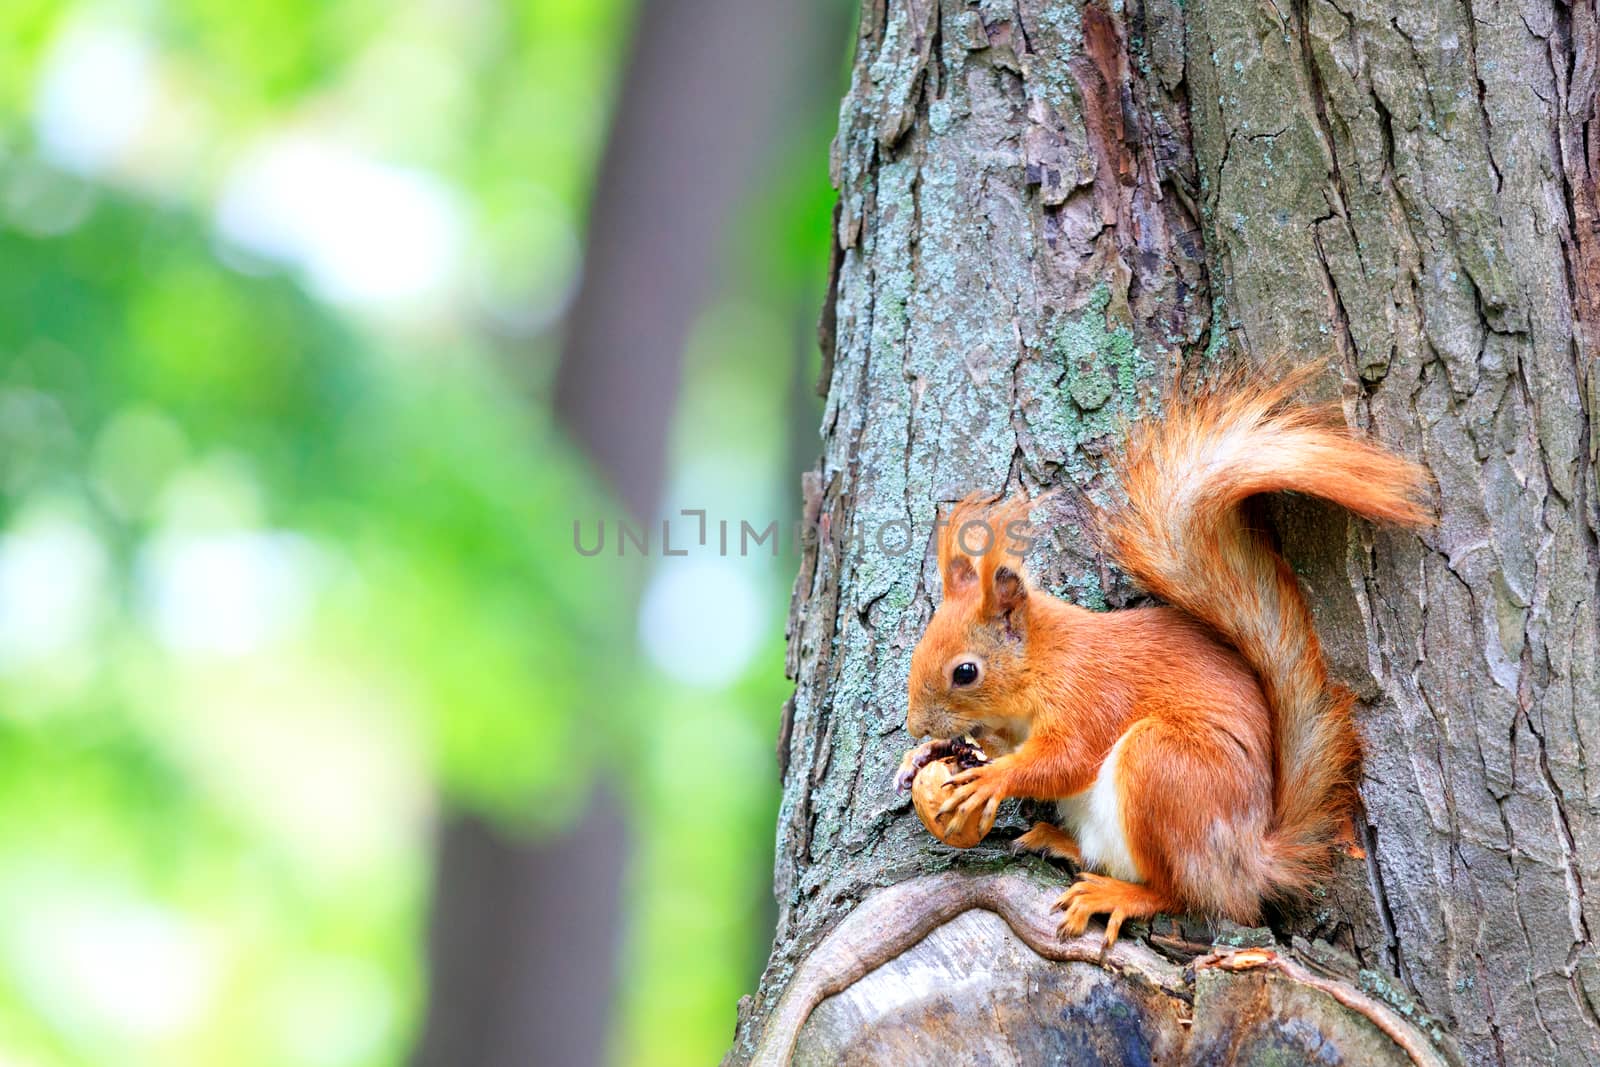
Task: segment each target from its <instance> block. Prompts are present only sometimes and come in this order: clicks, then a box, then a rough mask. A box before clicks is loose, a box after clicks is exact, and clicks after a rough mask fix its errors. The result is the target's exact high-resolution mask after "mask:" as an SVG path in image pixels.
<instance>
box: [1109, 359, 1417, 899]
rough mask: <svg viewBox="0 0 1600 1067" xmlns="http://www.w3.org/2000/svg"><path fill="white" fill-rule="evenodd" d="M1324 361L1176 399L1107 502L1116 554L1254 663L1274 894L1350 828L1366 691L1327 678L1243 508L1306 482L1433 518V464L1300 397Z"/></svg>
mask: <svg viewBox="0 0 1600 1067" xmlns="http://www.w3.org/2000/svg"><path fill="white" fill-rule="evenodd" d="M1316 370H1317V368H1316V366H1315V365H1314V366H1312V367H1310V368H1306V369H1303V370H1300V371H1297V372H1295V373H1292V374H1290V375H1288V376H1287V377H1286V378H1284V379H1283V380H1281V381H1279V382H1277V383H1273V384H1263V383H1261V382H1259V381H1246V382H1239V381H1230V382H1228V383H1226V384H1224V385H1220V386H1217V387H1215V388H1212V389H1209V390H1207V391H1205V392H1202V393H1200V394H1199V395H1197V396H1195V397H1192V398H1185V399H1182V400H1176V401H1173V402H1170V403H1169V405H1168V408H1169V410H1168V411H1167V412H1166V415H1165V417H1164V418H1161V419H1151V420H1146V421H1145V422H1143V423H1141V424H1139V425H1137V426H1135V427H1134V428H1133V430H1132V432H1131V433H1130V439H1129V444H1128V450H1127V453H1126V455H1125V457H1124V459H1123V460H1122V462H1121V464H1120V471H1119V474H1120V476H1121V482H1122V487H1123V490H1124V492H1125V494H1126V498H1127V499H1126V502H1125V503H1123V504H1121V505H1118V506H1116V507H1113V508H1110V509H1108V510H1107V511H1106V512H1104V513H1103V514H1102V515H1101V517H1100V519H1101V521H1100V529H1101V532H1102V534H1103V536H1104V538H1105V541H1106V547H1107V550H1108V551H1109V553H1110V555H1111V556H1112V558H1113V559H1114V560H1115V561H1116V562H1117V563H1118V565H1120V566H1121V567H1122V568H1123V569H1124V570H1125V571H1127V572H1128V574H1130V575H1131V576H1132V577H1133V579H1134V580H1135V581H1136V582H1138V584H1139V585H1140V586H1142V587H1143V588H1144V589H1145V590H1147V591H1148V592H1150V593H1153V594H1154V595H1156V596H1158V597H1160V598H1161V599H1162V600H1165V601H1166V602H1167V603H1169V604H1171V605H1173V606H1174V607H1177V608H1180V609H1182V610H1184V611H1186V612H1188V613H1189V614H1191V615H1193V616H1195V617H1196V618H1199V619H1200V620H1202V621H1203V622H1205V623H1206V624H1207V625H1209V626H1210V627H1212V628H1213V629H1214V630H1215V631H1216V632H1217V633H1219V634H1220V635H1221V636H1222V637H1223V638H1224V639H1226V640H1227V641H1228V642H1229V643H1230V644H1231V645H1233V646H1234V647H1235V648H1236V649H1238V651H1239V653H1240V654H1241V655H1242V656H1243V657H1244V659H1245V661H1246V662H1247V663H1248V664H1249V665H1250V667H1251V669H1252V670H1254V672H1255V673H1256V675H1257V677H1258V679H1259V681H1260V683H1261V687H1262V690H1263V692H1264V694H1265V695H1266V698H1267V704H1268V706H1269V707H1270V708H1271V711H1272V716H1273V722H1272V729H1273V761H1274V767H1273V831H1272V833H1271V835H1270V838H1269V840H1270V849H1269V851H1270V853H1271V854H1270V855H1269V856H1267V857H1265V859H1266V860H1267V865H1268V868H1269V870H1270V871H1271V880H1272V882H1273V883H1274V884H1275V885H1276V886H1277V888H1278V890H1279V891H1281V892H1284V893H1293V892H1297V891H1301V890H1303V889H1305V888H1307V887H1308V886H1309V885H1310V884H1311V883H1312V882H1313V881H1314V880H1315V879H1317V878H1318V877H1319V876H1320V874H1321V873H1322V870H1323V868H1325V866H1326V864H1327V862H1328V858H1329V855H1330V851H1331V848H1330V846H1332V845H1333V844H1334V843H1335V842H1337V841H1338V840H1339V839H1340V837H1341V835H1342V834H1344V833H1346V832H1347V827H1348V826H1349V821H1348V820H1349V816H1350V814H1351V811H1352V804H1353V801H1354V798H1355V793H1354V790H1355V775H1356V773H1357V770H1358V768H1359V762H1360V745H1359V740H1358V738H1357V736H1356V732H1355V729H1354V726H1353V724H1352V723H1351V721H1350V713H1351V706H1352V704H1353V703H1354V698H1353V696H1352V694H1350V693H1349V691H1347V690H1345V689H1344V688H1343V687H1341V686H1338V685H1335V684H1331V683H1330V682H1329V679H1328V672H1327V666H1326V664H1325V662H1324V660H1323V655H1322V646H1321V643H1320V642H1319V641H1318V640H1317V634H1316V630H1315V628H1314V627H1313V625H1312V618H1311V611H1310V608H1309V607H1308V605H1307V604H1306V600H1305V597H1304V595H1303V594H1302V593H1301V591H1300V585H1299V582H1298V581H1297V580H1296V578H1295V576H1294V573H1293V571H1291V570H1290V569H1289V566H1288V564H1287V563H1285V562H1284V560H1283V558H1282V557H1281V556H1280V555H1279V554H1278V553H1277V551H1276V550H1275V549H1274V548H1273V546H1272V545H1271V544H1270V543H1269V542H1268V540H1267V538H1266V537H1265V536H1264V535H1263V534H1262V533H1261V532H1260V531H1259V530H1257V529H1255V528H1253V527H1252V526H1251V525H1250V523H1249V521H1248V519H1247V517H1246V513H1245V504H1246V501H1247V500H1249V498H1251V497H1254V496H1257V495H1259V494H1263V493H1275V492H1295V493H1303V494H1305V495H1307V496H1315V497H1321V498H1322V499H1325V500H1329V501H1331V502H1333V503H1335V504H1338V505H1340V506H1341V507H1343V508H1346V509H1347V510H1349V511H1351V512H1354V513H1355V514H1357V515H1360V516H1362V517H1364V518H1368V519H1373V520H1377V521H1385V522H1392V523H1398V524H1402V525H1408V526H1421V525H1426V524H1428V523H1430V522H1431V521H1432V519H1431V514H1430V512H1429V511H1428V510H1427V509H1426V508H1425V507H1424V506H1423V504H1422V503H1421V502H1420V501H1421V498H1422V496H1423V494H1424V491H1425V489H1426V487H1427V485H1428V476H1427V474H1426V472H1425V471H1424V470H1423V469H1422V468H1421V467H1419V466H1417V465H1416V464H1414V463H1411V462H1409V461H1407V460H1404V459H1401V458H1399V457H1398V456H1395V455H1393V454H1391V453H1389V452H1386V451H1384V450H1383V449H1382V448H1380V447H1378V446H1377V445H1375V444H1371V443H1369V442H1366V441H1363V440H1360V439H1358V438H1355V437H1353V436H1351V435H1350V433H1349V432H1348V431H1347V430H1346V429H1344V427H1343V426H1342V424H1341V423H1340V422H1339V421H1337V420H1338V414H1337V412H1336V411H1331V410H1329V409H1326V408H1321V409H1319V408H1313V407H1305V406H1297V405H1293V404H1291V403H1290V399H1289V398H1290V396H1291V394H1292V393H1293V392H1294V391H1295V390H1296V389H1297V388H1298V387H1300V386H1301V385H1302V384H1304V382H1305V381H1306V379H1307V378H1308V377H1310V376H1311V375H1312V374H1314V373H1315V372H1316Z"/></svg>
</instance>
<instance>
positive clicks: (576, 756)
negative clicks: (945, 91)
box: [0, 0, 832, 1067]
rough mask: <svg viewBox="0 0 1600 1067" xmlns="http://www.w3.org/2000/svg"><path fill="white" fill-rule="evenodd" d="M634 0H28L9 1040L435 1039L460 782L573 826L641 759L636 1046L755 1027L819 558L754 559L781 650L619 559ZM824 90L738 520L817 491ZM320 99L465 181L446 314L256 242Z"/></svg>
mask: <svg viewBox="0 0 1600 1067" xmlns="http://www.w3.org/2000/svg"><path fill="white" fill-rule="evenodd" d="M630 17H631V6H630V5H628V4H626V3H624V2H623V0H585V2H583V3H575V2H562V0H518V2H513V3H505V4H495V3H487V4H448V3H447V4H438V3H428V2H403V3H379V2H375V0H354V2H350V3H345V2H340V3H324V2H311V0H244V2H226V3H224V2H220V0H165V2H163V3H155V4H144V3H133V2H125V3H119V2H115V0H106V2H91V0H85V2H79V3H69V2H61V0H57V2H49V0H45V2H38V0H11V2H8V3H6V4H5V5H0V767H3V768H4V769H5V770H4V773H3V774H0V909H4V911H5V914H6V915H7V917H8V919H7V922H6V923H4V924H0V1062H4V1063H6V1064H21V1065H38V1067H56V1065H62V1067H65V1065H79V1064H116V1065H118V1067H122V1065H134V1067H137V1065H141V1064H152V1065H154V1064H160V1065H163V1067H166V1065H179V1067H181V1065H184V1064H196V1065H199V1064H204V1065H212V1064H222V1063H225V1064H229V1065H230V1067H231V1065H241V1067H249V1065H252V1064H263V1065H265V1064H307V1065H316V1067H322V1065H328V1067H333V1065H341V1067H342V1065H368V1064H373V1065H376V1064H394V1063H400V1062H403V1061H404V1060H405V1058H406V1056H407V1053H408V1051H409V1047H410V1043H411V1041H412V1040H413V1038H414V1036H415V1028H416V1026H417V1024H418V1021H419V1019H420V1008H421V1005H422V999H423V997H424V996H425V987H426V975H425V974H424V973H423V972H422V965H423V960H422V955H421V953H422V930H423V925H424V922H425V912H426V907H427V901H426V899H425V897H426V893H427V886H428V884H429V880H430V871H429V864H430V863H431V861H432V852H431V849H432V833H433V825H434V817H435V814H436V812H437V810H438V808H439V807H440V806H443V805H457V806H463V807H468V808H472V809H474V810H478V811H483V812H487V813H490V814H493V815H495V816H497V817H498V818H500V819H502V820H503V821H504V823H505V825H506V826H508V827H509V828H512V829H514V830H517V831H520V832H526V833H530V834H540V833H546V832H551V831H553V830H557V829H559V828H561V827H562V826H564V825H565V824H566V823H567V822H568V821H569V820H570V819H571V817H572V816H573V815H574V814H575V812H574V806H575V805H576V804H578V803H581V802H582V800H583V798H584V797H585V796H586V795H587V784H588V782H589V781H590V779H591V777H592V776H593V775H594V774H597V773H599V774H606V775H608V776H610V777H612V778H613V779H615V780H617V781H618V782H620V783H621V785H622V786H623V788H624V789H625V791H626V793H627V796H628V798H629V800H630V802H631V804H632V806H633V811H634V813H635V820H634V821H635V824H636V826H637V827H638V828H639V829H638V831H637V832H636V834H635V844H636V849H637V852H636V855H635V856H634V858H633V862H632V867H631V870H630V874H629V883H630V884H629V887H628V890H627V892H626V893H625V899H626V900H627V901H628V902H629V911H628V914H626V915H624V916H620V917H619V920H618V921H619V922H621V923H623V924H624V926H625V928H626V931H627V934H626V938H627V944H628V952H627V955H626V959H627V960H628V965H627V967H626V973H625V975H624V988H623V990H622V994H621V996H622V1003H621V1005H620V1010H619V1013H618V1022H617V1032H616V1036H615V1040H614V1049H615V1058H616V1059H617V1060H618V1061H619V1062H631V1063H641V1064H644V1063H648V1064H652V1065H655V1064H678V1063H682V1064H691V1063H704V1062H707V1061H709V1060H714V1059H716V1058H717V1057H718V1056H719V1055H720V1053H721V1051H722V1049H723V1048H724V1046H725V1045H726V1042H727V1040H728V1036H729V1034H730V1033H731V1029H732V1018H733V1006H734V1003H735V1001H736V1000H737V998H738V996H739V995H740V994H742V993H744V992H747V991H748V990H749V988H750V986H751V983H752V982H753V980H754V976H755V974H756V973H757V971H758V969H759V966H760V962H761V960H762V959H764V957H765V952H766V947H767V946H766V941H765V937H766V934H767V931H768V930H769V928H770V908H771V899H770V871H771V863H770V855H771V848H772V826H773V819H774V813H775V809H776V803H777V782H776V780H775V777H776V776H775V768H774V766H773V762H774V761H773V757H772V739H773V734H774V732H775V727H776V719H777V713H778V708H779V705H780V704H781V701H782V699H783V697H784V695H785V693H786V690H787V683H785V682H784V680H783V678H782V673H781V662H782V632H781V631H782V626H781V619H782V614H783V601H784V597H785V596H786V594H787V588H788V581H789V579H790V576H791V575H792V573H793V569H792V568H793V560H792V558H788V557H780V558H779V559H776V560H774V559H770V558H767V557H761V558H753V559H749V560H737V561H734V564H733V565H735V566H737V567H738V568H739V581H741V582H745V583H747V584H749V585H750V587H751V588H753V589H754V590H756V593H757V602H758V603H759V605H760V608H761V616H760V623H759V626H758V627H757V629H759V636H758V638H757V639H756V652H755V653H754V655H753V656H752V658H751V659H750V660H749V661H748V662H747V663H745V664H744V665H743V666H742V667H741V669H740V670H739V672H738V674H737V676H736V677H733V678H732V679H731V680H728V681H726V682H720V683H716V684H705V683H702V684H694V683H691V682H686V681H681V680H680V681H674V680H672V679H671V678H669V677H668V676H667V673H664V672H663V671H662V670H660V669H657V668H654V667H650V666H647V665H644V664H642V663H640V662H637V661H636V660H635V658H634V656H633V654H632V648H633V645H634V640H635V629H636V627H637V626H638V623H637V622H636V618H635V614H634V600H635V596H636V594H637V592H638V591H639V589H640V588H641V586H642V585H643V584H644V583H645V582H647V581H648V580H651V575H649V574H646V573H642V572H641V569H640V567H638V566H636V565H630V564H629V563H628V562H627V561H619V560H617V559H615V558H614V557H611V556H610V555H609V554H608V555H607V557H606V558H602V559H596V560H583V559H580V558H579V557H577V556H576V555H575V554H574V553H573V551H572V547H571V527H570V521H571V518H572V517H574V516H583V517H599V516H605V517H615V516H617V515H619V514H620V513H621V512H620V509H619V508H618V507H617V506H616V504H615V503H614V502H612V501H610V500H609V499H608V498H607V496H606V494H605V492H604V490H603V488H601V487H599V486H597V485H596V483H595V479H594V478H593V476H592V474H591V473H590V472H588V471H587V469H586V468H585V466H584V463H583V460H582V458H581V457H580V456H577V455H575V454H574V453H573V450H572V449H571V448H570V447H569V446H568V445H567V444H566V443H565V441H564V440H563V439H562V438H561V437H560V435H559V434H558V433H557V432H556V431H555V429H554V426H553V418H552V414H551V412H550V411H549V410H548V407H547V403H546V401H544V400H543V399H541V394H542V391H543V383H544V382H546V381H547V379H548V376H549V374H550V371H551V368H552V366H553V363H554V358H555V351H556V350H555V337H554V323H555V316H556V314H557V312H558V311H559V309H560V306H561V302H562V301H563V300H564V298H565V295H566V294H567V293H568V292H570V286H571V284H572V279H573V277H574V276H575V271H576V269H577V265H578V261H579V258H580V256H581V250H580V245H579V240H578V237H577V235H578V234H580V233H581V232H582V226H583V218H584V215H585V213H586V211H587V190H588V188H589V184H590V181H591V178H592V175H593V172H594V168H595V166H596V164H597V162H598V155H599V153H600V151H601V148H602V142H603V138H604V134H605V126H606V118H607V114H608V110H609V107H610V104H611V100H612V97H613V95H614V93H615V90H616V83H617V78H618V74H619V71H620V69H621V65H622V63H623V62H624V61H625V48H626V40H627V28H628V22H629V19H630ZM85 33H90V34H94V33H99V34H102V35H104V34H107V33H110V34H113V35H120V36H119V37H117V38H116V39H117V40H132V41H135V42H137V43H138V46H139V47H140V48H141V49H144V50H145V52H146V53H147V54H148V57H149V60H150V70H151V72H152V74H151V78H152V84H153V89H152V94H153V95H152V99H153V100H154V103H153V104H152V108H153V113H154V118H152V119H150V120H149V121H148V122H147V126H148V127H149V128H148V129H147V130H146V131H145V135H144V136H143V138H142V139H141V140H139V141H137V142H136V143H134V144H133V145H132V146H131V147H129V148H127V150H126V151H124V152H123V153H122V154H121V156H119V157H118V161H117V162H114V163H112V164H109V165H108V166H107V167H106V168H105V169H103V170H102V171H99V172H96V173H94V174H93V175H92V176H83V175H77V174H73V173H70V172H69V171H68V170H65V169H62V167H61V166H60V165H57V164H52V163H49V162H47V161H45V160H44V159H43V158H42V154H41V142H42V141H43V140H45V138H44V137H43V135H42V134H41V132H40V126H39V120H38V119H37V115H38V114H39V108H40V106H41V105H40V98H39V95H38V94H39V91H40V90H39V86H40V85H41V84H42V83H43V81H45V80H48V78H49V77H50V76H51V74H50V72H51V71H52V69H54V66H58V65H59V64H60V63H61V62H62V59H61V56H62V54H63V50H64V49H66V48H67V44H64V43H63V42H68V43H70V42H71V41H72V40H73V39H75V38H74V35H79V36H80V37H81V36H82V35H83V34H85ZM802 121H803V124H802V126H800V127H797V128H796V129H794V130H791V131H789V133H788V134H787V138H788V140H787V142H786V143H785V144H782V145H780V146H779V147H778V150H777V152H776V154H775V155H774V157H773V159H772V160H770V161H769V167H768V169H769V171H770V174H769V175H768V176H767V180H766V181H764V182H762V183H761V184H760V188H761V189H762V192H761V194H760V199H759V200H758V201H756V202H753V203H751V204H749V205H747V207H746V210H747V211H749V212H750V213H751V215H752V217H760V218H762V219H765V220H767V223H766V224H765V225H763V226H737V225H736V226H733V227H730V235H731V236H730V247H729V248H728V250H727V254H726V262H727V265H726V269H725V274H726V277H727V279H729V280H728V281H726V282H725V284H724V285H723V286H722V287H721V290H720V291H719V294H718V296H717V297H716V299H715V300H714V301H713V302H712V304H711V306H709V307H708V308H707V310H706V311H705V313H704V315H703V316H702V319H701V322H700V324H699V326H698V327H697V328H696V330H695V335H694V338H693V339H692V341H691V344H690V348H689V352H688V360H687V379H686V383H685V391H684V397H683V401H682V410H681V412H680V415H679V420H678V424H677V425H678V429H677V432H676V436H675V440H674V443H673V449H672V469H673V472H674V474H673V477H674V478H675V479H677V480H678V481H679V482H683V481H684V480H693V479H699V480H698V481H695V482H694V483H693V484H695V485H698V486H702V487H703V486H705V485H706V484H708V482H707V479H709V480H710V483H709V484H714V485H715V486H716V488H717V491H718V493H720V494H721V496H720V497H719V498H718V499H715V500H695V501H691V503H696V504H698V503H705V504H709V505H714V506H715V507H716V508H717V509H719V511H720V514H723V515H729V516H749V517H751V518H761V519H765V518H776V519H779V520H780V521H786V519H787V518H788V517H790V511H789V508H790V507H791V506H792V504H791V501H792V498H793V496H794V486H793V484H792V478H791V476H790V475H789V473H788V472H789V471H790V470H792V467H793V457H792V456H791V455H790V454H789V449H790V448H791V442H790V441H789V439H788V437H787V436H786V431H785V430H784V427H786V426H788V425H790V424H791V422H792V419H793V417H794V414H795V403H796V401H795V395H796V393H797V390H796V388H795V387H794V382H793V379H794V376H795V374H796V373H799V372H797V371H796V368H794V367H793V366H791V362H792V360H793V358H794V356H795V354H796V353H800V352H810V351H811V349H812V346H810V344H809V343H808V338H809V331H810V323H811V321H812V319H811V316H812V315H813V313H814V309H815V307H816V306H817V301H818V300H819V299H820V295H821V293H820V286H821V282H822V272H823V267H824V264H825V255H826V242H827V234H828V215H829V212H830V210H831V205H832V197H831V193H830V192H829V190H828V189H827V183H826V166H825V159H826V154H825V146H826V142H827V138H828V135H829V132H830V128H831V123H832V109H831V106H829V107H825V108H823V109H821V111H820V113H819V114H816V115H808V116H805V117H804V119H803V120H802ZM151 131H153V132H151ZM308 131H309V132H311V133H312V134H314V135H316V136H318V137H322V138H326V139H332V140H335V141H337V142H338V143H340V144H342V145H345V146H347V147H349V148H350V149H351V150H352V151H354V152H358V153H360V154H362V155H364V156H368V157H371V158H373V159H376V160H379V161H382V162H383V163H385V164H388V165H395V166H400V167H410V168H416V169H417V170H418V171H419V172H421V173H425V174H427V175H430V176H431V177H432V178H435V179H437V180H438V181H439V182H440V183H442V185H443V187H445V188H447V189H448V190H449V191H450V192H451V193H452V195H453V196H455V197H456V198H457V199H458V201H459V203H460V205H462V222H463V226H464V230H465V244H464V252H463V262H462V264H461V266H460V268H459V271H458V272H457V275H456V277H455V279H454V281H453V282H452V284H451V288H450V290H449V292H448V293H447V294H446V295H445V298H444V299H443V300H442V301H440V302H438V304H439V305H441V306H432V307H430V308H429V309H428V310H427V311H425V312H423V313H415V314H411V315H409V317H408V315H406V314H401V315H398V316H393V315H388V314H387V313H375V312H373V311H372V310H371V309H368V308H362V307H350V306H342V305H336V304H330V303H328V302H326V301H324V300H322V299H319V298H318V297H317V296H316V295H315V288H316V287H315V284H314V281H315V279H314V278H311V277H310V273H309V271H307V270H297V269H296V268H295V267H294V266H293V265H285V264H281V263H268V262H265V261H263V260H261V259H259V258H257V256H256V254H252V253H246V252H244V251H242V250H240V249H238V248H234V247H231V246H229V245H228V244H227V243H226V242H225V241H223V240H222V239H220V238H219V236H218V234H217V231H216V228H215V227H214V225H213V213H214V211H216V204H217V202H218V200H219V198H220V197H221V196H222V195H223V193H224V190H225V186H226V183H227V181H228V178H229V175H230V174H231V173H232V172H233V170H234V168H236V167H237V166H239V165H240V162H241V160H244V159H246V158H248V157H249V155H250V153H251V151H252V150H253V148H254V147H255V146H257V145H259V144H261V143H263V142H266V141H270V140H271V139H272V138H275V137H280V136H282V135H284V134H285V133H288V134H293V135H301V136H303V135H305V134H306V133H307V132H308ZM774 219H776V220H781V224H780V225H779V227H778V229H777V230H776V231H774V230H773V227H772V223H771V220H774ZM403 310H409V309H403ZM809 373H810V372H804V373H800V377H801V378H802V379H806V378H807V377H808V375H809ZM806 417H807V418H809V417H810V416H809V415H808V416H806ZM637 563H638V561H634V564H637ZM230 612H232V613H233V614H235V615H237V616H238V617H237V618H233V619H232V620H231V621H229V619H228V618H226V616H228V615H229V613H230ZM208 613H215V614H217V618H212V617H211V615H210V614H208ZM708 753H711V754H714V755H715V762H714V766H715V771H714V773H708V771H707V765H706V760H707V754H708Z"/></svg>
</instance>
